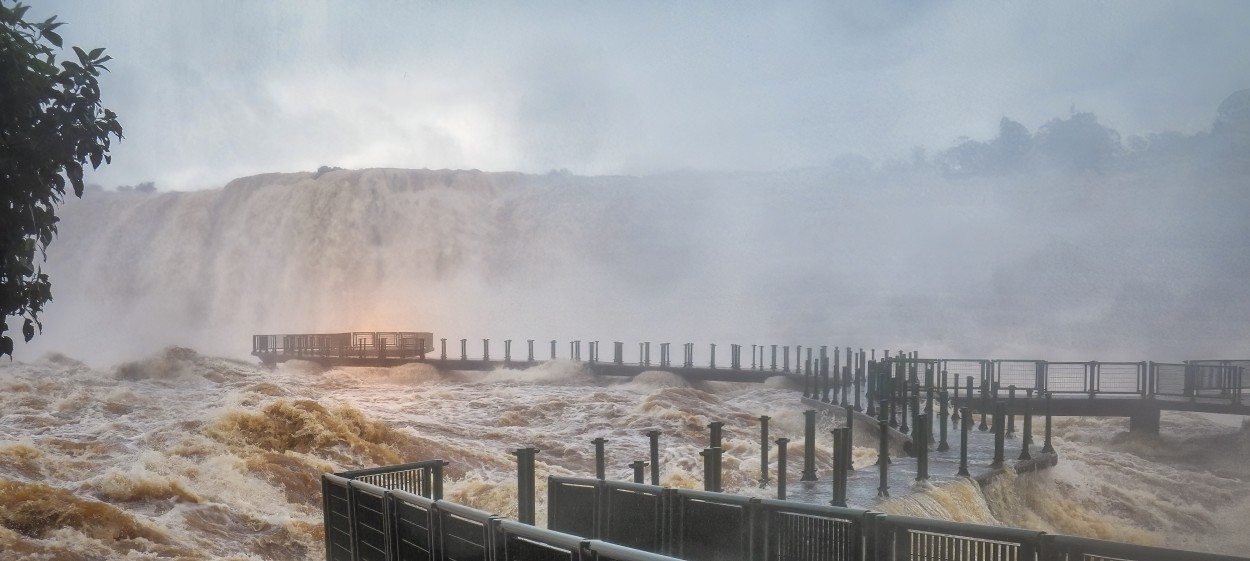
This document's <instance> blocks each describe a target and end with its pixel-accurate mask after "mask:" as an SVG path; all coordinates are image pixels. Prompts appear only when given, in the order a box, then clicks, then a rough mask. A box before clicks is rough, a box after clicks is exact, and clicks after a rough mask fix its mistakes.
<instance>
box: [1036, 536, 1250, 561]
mask: <svg viewBox="0 0 1250 561" xmlns="http://www.w3.org/2000/svg"><path fill="white" fill-rule="evenodd" d="M1042 550H1043V554H1042V559H1044V560H1045V561H1178V560H1182V559H1183V560H1184V561H1245V558H1244V557H1234V556H1231V555H1218V554H1214V553H1197V552H1193V551H1180V550H1176V549H1165V548H1162V547H1150V546H1145V545H1136V544H1128V543H1120V542H1112V541H1106V540H1096V539H1092V538H1078V537H1076V536H1056V535H1049V534H1048V535H1046V536H1045V537H1043V538H1042Z"/></svg>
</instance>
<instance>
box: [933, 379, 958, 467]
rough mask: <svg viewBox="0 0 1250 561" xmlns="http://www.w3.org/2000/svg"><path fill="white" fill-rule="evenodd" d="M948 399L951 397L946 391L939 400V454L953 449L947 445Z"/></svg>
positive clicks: (943, 391)
mask: <svg viewBox="0 0 1250 561" xmlns="http://www.w3.org/2000/svg"><path fill="white" fill-rule="evenodd" d="M956 387H958V386H956ZM948 397H949V394H948V393H947V392H946V390H942V393H941V395H940V397H939V398H938V399H939V401H938V403H939V409H938V425H939V427H938V435H939V436H938V447H937V451H938V452H945V451H947V450H950V449H951V447H950V444H947V443H946V419H947V417H946V403H947V401H948V399H947V398H948Z"/></svg>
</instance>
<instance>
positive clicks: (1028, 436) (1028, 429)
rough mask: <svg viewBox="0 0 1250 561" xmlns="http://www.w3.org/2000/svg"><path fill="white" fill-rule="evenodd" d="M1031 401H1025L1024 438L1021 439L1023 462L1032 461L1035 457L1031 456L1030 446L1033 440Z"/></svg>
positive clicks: (1021, 457)
mask: <svg viewBox="0 0 1250 561" xmlns="http://www.w3.org/2000/svg"><path fill="white" fill-rule="evenodd" d="M1031 401H1032V400H1031V399H1026V400H1024V438H1021V439H1020V441H1021V447H1020V458H1018V459H1021V460H1032V459H1033V456H1032V455H1030V454H1029V444H1030V443H1032V439H1033V416H1032V411H1030V402H1031Z"/></svg>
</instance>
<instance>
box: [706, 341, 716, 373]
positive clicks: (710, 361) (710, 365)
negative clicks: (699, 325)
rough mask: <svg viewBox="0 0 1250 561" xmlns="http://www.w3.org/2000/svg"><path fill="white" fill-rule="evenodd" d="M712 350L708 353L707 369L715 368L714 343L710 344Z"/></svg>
mask: <svg viewBox="0 0 1250 561" xmlns="http://www.w3.org/2000/svg"><path fill="white" fill-rule="evenodd" d="M710 345H711V346H712V350H711V351H709V353H710V356H709V358H708V368H716V343H710Z"/></svg>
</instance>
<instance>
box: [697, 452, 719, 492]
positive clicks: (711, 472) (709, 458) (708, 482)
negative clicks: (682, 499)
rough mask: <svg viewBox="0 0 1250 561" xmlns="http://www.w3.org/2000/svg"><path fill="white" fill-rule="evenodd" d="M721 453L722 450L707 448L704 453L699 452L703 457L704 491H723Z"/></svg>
mask: <svg viewBox="0 0 1250 561" xmlns="http://www.w3.org/2000/svg"><path fill="white" fill-rule="evenodd" d="M721 452H722V451H721V449H720V448H706V449H704V450H703V451H702V452H699V455H700V456H703V490H704V491H714V492H717V493H719V492H720V491H721V469H720V460H721Z"/></svg>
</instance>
